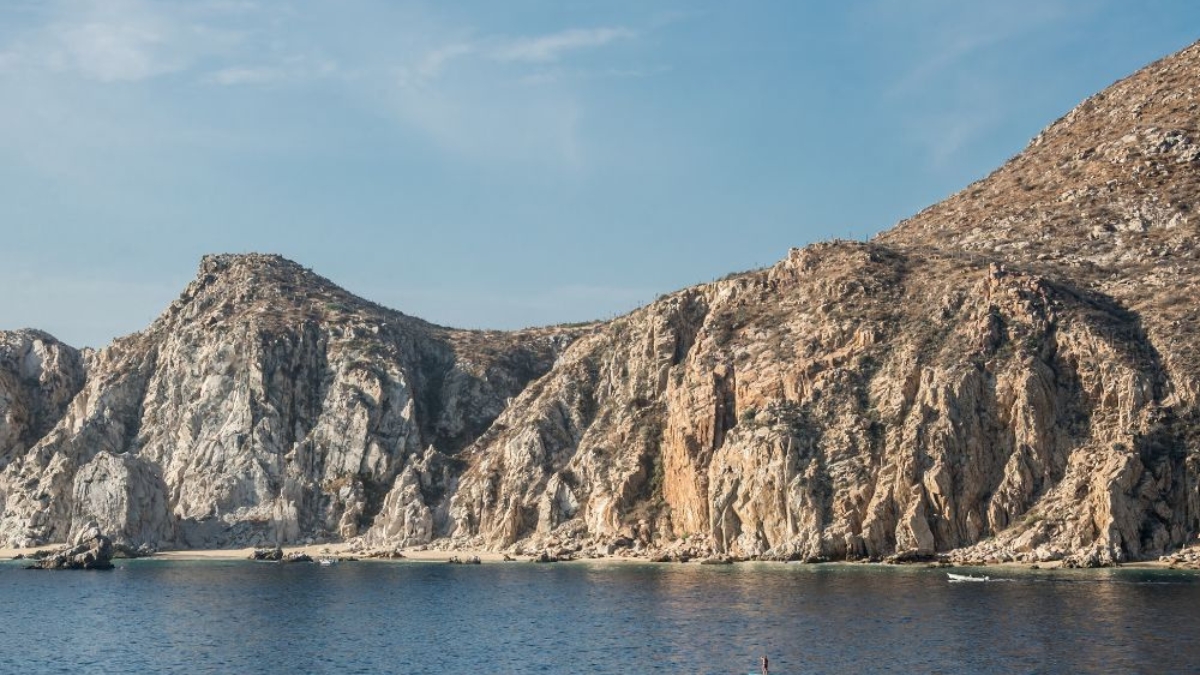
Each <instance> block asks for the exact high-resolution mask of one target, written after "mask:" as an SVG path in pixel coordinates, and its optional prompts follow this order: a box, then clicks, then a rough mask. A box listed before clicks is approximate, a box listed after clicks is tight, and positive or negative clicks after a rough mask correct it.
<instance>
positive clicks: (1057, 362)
mask: <svg viewBox="0 0 1200 675" xmlns="http://www.w3.org/2000/svg"><path fill="white" fill-rule="evenodd" d="M1198 87H1200V46H1193V47H1190V48H1188V49H1186V50H1184V51H1182V52H1180V53H1178V54H1176V55H1173V56H1171V57H1168V58H1167V59H1164V60H1163V61H1160V62H1158V63H1156V64H1152V65H1151V66H1149V67H1148V68H1147V69H1145V70H1143V71H1142V72H1140V73H1138V74H1135V75H1134V76H1132V77H1130V78H1128V79H1126V80H1123V81H1121V82H1119V83H1117V84H1116V85H1114V87H1113V88H1111V89H1109V90H1107V91H1105V92H1103V93H1101V94H1098V95H1097V96H1095V97H1093V98H1091V99H1089V100H1088V101H1087V102H1085V103H1084V104H1082V105H1081V106H1080V107H1079V108H1077V109H1076V110H1075V111H1072V112H1071V113H1070V114H1068V115H1067V116H1065V117H1064V118H1063V119H1061V120H1059V121H1058V122H1056V123H1055V124H1053V125H1052V126H1051V127H1049V128H1048V129H1047V130H1046V131H1045V132H1043V133H1042V134H1041V135H1039V136H1038V138H1036V139H1035V140H1034V141H1033V143H1031V145H1030V146H1029V148H1028V149H1027V150H1026V151H1025V152H1024V153H1022V154H1020V155H1019V156H1017V157H1016V158H1014V159H1013V160H1011V161H1010V162H1008V163H1007V164H1006V165H1005V166H1003V167H1001V168H1000V169H999V170H997V171H996V172H995V173H994V174H992V175H991V176H989V177H988V178H986V179H984V180H982V181H980V182H978V183H975V184H973V185H971V186H969V187H968V188H967V189H966V190H964V191H963V192H961V193H959V194H958V195H955V196H953V197H952V198H950V199H948V200H946V201H945V202H943V203H941V204H938V205H935V206H933V207H930V208H929V209H927V210H925V211H923V212H922V213H920V214H918V215H916V216H914V217H913V218H911V219H909V220H907V221H905V222H903V223H901V224H899V225H898V226H897V227H896V228H895V229H893V230H891V231H890V232H887V233H884V234H883V235H881V236H879V237H878V238H876V239H875V240H874V241H872V242H869V243H860V242H830V243H824V244H815V245H812V246H809V247H807V248H804V249H797V250H793V251H791V252H790V253H789V254H788V256H787V257H786V258H785V259H784V260H782V261H780V262H779V263H778V264H776V265H773V266H771V267H769V268H766V269H762V270H756V271H752V272H747V273H743V274H738V275H733V276H731V277H729V278H726V279H724V280H721V281H718V282H714V283H711V284H705V285H702V286H697V287H693V288H688V289H685V290H682V291H679V292H676V293H671V294H668V295H665V296H663V297H662V298H660V299H659V300H658V301H656V302H654V303H653V304H651V305H649V306H647V307H644V308H641V309H639V310H636V311H634V312H632V313H630V314H629V315H627V316H624V317H621V318H618V319H616V320H613V321H610V322H607V323H603V324H594V325H588V326H577V327H557V328H547V329H537V330H526V331H518V332H512V333H499V332H473V331H458V330H452V329H447V328H442V327H439V326H434V325H431V324H428V323H426V322H423V321H420V320H418V319H414V318H412V317H408V316H405V315H403V314H400V313H398V312H394V311H391V310H387V309H384V308H381V307H378V306H376V305H373V304H371V303H369V302H366V301H364V300H361V299H359V298H356V297H354V296H352V295H350V294H349V293H347V292H346V291H344V290H342V289H340V288H338V287H336V286H334V285H333V284H331V283H330V282H328V281H327V280H325V279H322V278H321V277H318V276H317V275H315V274H313V273H311V272H309V271H308V270H305V269H303V268H301V267H300V266H298V265H296V264H295V263H291V262H289V261H286V260H283V259H281V258H278V257H275V256H261V255H245V256H210V257H207V258H205V259H204V261H203V262H202V263H201V268H200V271H199V275H198V277H197V279H196V281H194V282H193V283H192V284H191V285H190V286H189V287H188V288H187V289H186V290H185V291H184V293H183V295H182V296H181V297H180V298H179V300H178V301H176V302H175V303H174V304H173V305H172V306H171V307H170V308H168V310H167V311H166V312H165V313H164V314H163V316H162V317H160V318H159V320H158V321H156V322H155V323H154V324H153V325H152V326H150V327H149V328H148V329H147V330H146V331H144V332H142V333H139V334H136V335H132V336H129V337H126V338H123V339H121V340H119V341H117V342H115V343H114V344H113V345H111V346H110V347H108V348H106V349H104V350H102V351H100V352H97V353H95V354H94V355H90V356H88V357H87V363H88V367H87V373H86V381H84V379H83V370H82V365H81V364H82V360H83V359H82V357H80V356H79V355H78V354H77V353H75V352H74V351H73V350H70V349H69V348H66V347H63V346H60V345H57V343H55V342H54V341H53V340H52V339H50V338H49V336H42V335H41V334H37V336H34V335H33V334H30V333H22V334H5V335H7V336H10V337H6V338H5V341H3V342H0V407H2V409H3V410H4V411H6V413H5V414H6V416H5V418H4V425H3V426H0V453H4V455H3V456H4V458H5V461H4V465H3V467H4V468H3V471H2V472H0V496H2V497H3V498H4V510H3V515H2V516H0V540H3V541H4V542H6V543H9V544H18V545H30V544H37V543H42V542H46V541H53V540H65V539H67V538H69V537H71V536H72V535H74V534H75V533H77V532H78V531H80V529H81V528H82V527H84V526H85V525H86V524H88V523H91V522H96V523H99V524H101V525H102V527H103V528H104V530H105V531H106V532H109V533H111V535H112V536H113V537H115V538H117V540H118V541H120V542H122V544H123V545H127V546H139V545H156V544H166V545H176V546H185V547H208V546H270V547H274V546H276V545H278V544H284V543H297V542H307V541H309V540H346V539H358V540H359V544H360V545H361V546H363V547H368V546H369V547H371V548H376V549H387V550H394V549H395V547H406V546H415V545H429V546H432V547H452V546H456V545H462V544H468V545H475V546H485V547H488V548H492V549H503V550H506V551H508V552H510V553H513V554H516V555H531V556H537V557H542V556H545V557H546V558H547V559H550V558H555V559H564V558H570V557H576V556H593V555H639V556H644V557H650V558H652V559H662V560H685V559H686V560H711V561H727V560H734V559H744V558H765V559H779V560H809V561H818V560H838V559H863V558H866V559H891V560H922V559H929V558H930V557H932V556H935V555H942V556H944V557H948V558H950V559H952V560H959V561H963V562H978V561H984V562H987V561H1008V560H1018V561H1027V562H1038V561H1062V563H1063V564H1064V565H1068V566H1094V565H1105V564H1113V563H1119V562H1121V561H1124V560H1130V559H1146V558H1153V557H1157V556H1162V555H1170V554H1171V552H1172V551H1175V550H1177V549H1179V548H1180V547H1181V546H1184V545H1185V544H1186V543H1188V542H1193V541H1194V540H1195V537H1196V535H1197V534H1198V533H1200V379H1198V378H1197V375H1196V374H1197V372H1200V356H1197V355H1198V354H1200V349H1197V339H1198V336H1200V309H1198V308H1200V304H1197V303H1196V302H1195V299H1194V298H1193V297H1192V295H1193V294H1194V289H1196V288H1198V287H1200V220H1198V219H1197V218H1196V216H1195V210H1196V207H1197V204H1196V202H1195V200H1196V198H1197V197H1196V195H1197V194H1200V191H1198V190H1197V188H1198V187H1200V145H1198V144H1197V143H1198V141H1196V139H1197V138H1200V129H1198V126H1200V125H1198V123H1197V119H1198V113H1197V111H1198V110H1200V99H1198V96H1197V88H1198ZM13 335H16V336H17V337H11V336H13ZM21 335H24V336H25V337H21ZM35 338H36V339H35ZM37 344H40V345H41V346H40V347H38V346H37ZM39 350H40V351H39ZM28 354H37V356H36V357H28V356H26V355H28ZM31 358H32V359H33V362H36V363H37V364H38V365H37V367H36V368H32V369H25V370H22V368H24V366H23V365H22V364H25V363H26V362H27V360H28V359H31ZM14 373H16V374H14ZM22 373H32V374H22ZM68 401H69V404H68ZM272 550H273V549H272Z"/></svg>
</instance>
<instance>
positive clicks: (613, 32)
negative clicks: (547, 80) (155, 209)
mask: <svg viewBox="0 0 1200 675" xmlns="http://www.w3.org/2000/svg"><path fill="white" fill-rule="evenodd" d="M634 37H637V33H636V32H635V31H632V30H630V29H628V28H622V27H616V28H572V29H570V30H564V31H561V32H558V33H552V34H550V35H540V36H537V37H528V38H519V39H516V40H513V41H511V42H509V43H508V44H504V45H501V46H500V47H498V48H497V49H496V50H495V51H493V52H492V53H491V56H492V58H495V59H497V60H499V61H521V62H526V63H551V62H554V61H558V60H559V59H561V58H562V57H563V56H565V55H566V54H568V53H570V52H575V51H579V50H583V49H590V48H595V47H603V46H604V45H607V44H609V43H611V42H616V41H617V40H629V39H632V38H634Z"/></svg>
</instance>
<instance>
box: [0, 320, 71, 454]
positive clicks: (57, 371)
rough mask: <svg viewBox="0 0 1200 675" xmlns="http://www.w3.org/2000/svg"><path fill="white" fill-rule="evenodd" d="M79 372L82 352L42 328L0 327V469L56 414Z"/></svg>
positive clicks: (55, 418)
mask: <svg viewBox="0 0 1200 675" xmlns="http://www.w3.org/2000/svg"><path fill="white" fill-rule="evenodd" d="M85 373H86V370H85V367H84V356H83V354H81V353H80V352H78V351H76V350H75V349H73V348H71V347H68V346H67V345H64V344H62V343H61V342H59V341H58V340H55V339H54V338H53V337H51V336H49V335H47V334H46V333H43V332H41V331H35V330H19V331H0V468H3V467H4V466H6V465H7V464H8V463H9V461H11V459H12V458H13V457H20V456H22V455H24V454H25V451H26V450H28V449H29V448H31V447H33V445H34V444H35V443H37V441H38V439H40V438H42V437H43V436H45V435H46V433H47V432H48V431H50V429H51V428H52V427H53V426H54V425H55V424H56V423H57V422H58V420H59V419H61V418H62V416H63V413H64V412H65V411H66V408H67V405H68V404H69V403H70V402H71V399H72V398H74V397H75V394H77V393H78V392H79V390H80V389H81V388H82V387H83V382H84V378H85Z"/></svg>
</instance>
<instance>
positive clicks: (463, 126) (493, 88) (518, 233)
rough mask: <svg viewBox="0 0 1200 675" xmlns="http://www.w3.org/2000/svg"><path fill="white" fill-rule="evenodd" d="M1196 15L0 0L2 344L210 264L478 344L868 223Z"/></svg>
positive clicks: (86, 333)
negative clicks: (255, 272) (277, 274)
mask: <svg viewBox="0 0 1200 675" xmlns="http://www.w3.org/2000/svg"><path fill="white" fill-rule="evenodd" d="M1196 26H1200V4H1198V3H1194V2H1188V1H1176V2H1168V1H1165V0H1146V1H1144V2H1138V3H1129V2H1118V1H1116V0H1113V1H1111V2H1108V1H1104V0H1095V1H1089V2H1084V1H1080V0H1007V1H1006V2H988V3H984V2H972V3H964V2H953V1H949V0H904V1H900V0H868V1H863V2H836V3H835V2H800V1H787V2H785V1H779V2H765V1H764V2H756V1H753V0H743V1H740V2H705V1H702V0H687V1H680V2H647V1H642V2H606V3H598V2H596V3H593V2H580V1H573V0H544V1H542V0H514V1H511V2H503V3H500V2H485V1H478V2H468V1H464V2H454V3H450V2H384V1H382V0H341V1H338V2H333V1H327V2H317V1H315V0H314V1H307V2H306V1H301V0H297V1H288V0H280V1H271V2H267V1H265V0H264V1H262V2H255V1H242V0H189V1H186V2H184V1H182V0H179V1H173V2H156V1H152V0H96V1H84V0H49V1H43V0H37V1H33V0H3V1H2V2H0V100H2V101H4V105H3V106H0V242H2V243H0V284H2V285H3V288H4V289H5V292H4V293H0V328H19V327H26V326H30V327H37V328H42V329H45V330H48V331H50V332H51V333H54V334H55V335H57V336H58V337H60V338H61V339H63V340H65V341H67V342H69V343H71V344H75V345H77V346H84V345H89V346H96V347H98V346H103V345H104V344H106V343H107V342H108V341H109V340H111V339H112V338H113V337H115V336H117V335H121V334H125V333H129V332H133V331H136V330H140V329H141V328H144V327H145V326H146V325H148V324H149V322H150V321H152V320H153V318H154V317H155V316H157V314H158V313H159V312H160V311H162V309H163V308H164V307H165V306H166V305H167V304H169V303H170V301H171V300H172V299H174V298H175V297H176V296H177V295H178V293H179V291H180V290H181V289H182V288H183V286H184V285H185V284H186V283H187V282H188V281H189V280H190V279H191V278H192V276H193V275H194V274H195V270H196V265H197V263H198V261H199V258H200V256H201V255H203V254H205V253H210V252H243V251H264V252H276V253H281V254H283V255H285V256H287V257H289V258H292V259H293V260H296V261H298V262H300V263H302V264H304V265H306V266H308V267H311V268H313V269H315V270H316V271H317V272H319V273H321V274H323V275H325V276H327V277H330V278H331V279H333V280H334V281H336V282H338V283H339V284H341V285H343V286H345V287H346V288H348V289H350V290H351V291H354V292H356V293H358V294H360V295H363V296H365V297H368V298H370V299H372V300H375V301H377V302H380V303H382V304H386V305H388V306H391V307H395V308H396V309H400V310H401V311H404V312H407V313H410V314H414V315H417V316H421V317H424V318H427V319H430V320H432V321H435V322H439V323H443V324H448V325H454V326H462V327H471V328H478V327H486V328H517V327H522V326H528V325H538V324H547V323H557V322H565V321H579V320H586V319H591V318H606V317H611V316H613V315H615V314H618V313H623V312H625V311H628V310H630V309H632V308H634V307H636V306H638V305H640V304H644V303H646V302H648V301H650V300H653V299H654V298H655V297H656V296H657V295H659V294H661V293H663V292H666V291H670V290H674V289H676V288H680V287H683V286H686V285H689V284H693V283H697V282H703V281H707V280H711V279H713V278H716V277H720V276H723V275H725V274H726V273H729V272H732V271H737V270H742V269H748V268H752V267H758V266H762V265H767V264H771V263H773V262H774V261H776V260H778V259H779V258H781V257H783V256H784V255H786V252H787V249H788V247H791V246H802V245H804V244H807V243H810V242H813V241H817V240H822V239H829V238H835V237H841V238H859V239H861V238H865V237H867V236H870V235H872V234H874V233H876V232H879V231H881V230H884V229H887V228H889V227H890V226H891V225H893V224H894V223H895V222H896V221H897V220H899V219H901V218H903V217H906V216H908V215H911V214H912V213H914V212H916V211H918V210H920V209H921V208H923V207H924V206H926V205H928V204H930V203H933V202H936V201H938V200H940V199H942V198H944V197H945V196H947V195H949V194H951V193H953V192H954V191H956V190H958V189H959V188H961V187H963V186H965V185H966V184H967V183H969V182H970V181H972V180H974V179H976V178H979V177H981V176H983V175H985V174H986V173H987V172H988V171H990V170H991V169H993V168H995V167H996V166H998V165H999V164H1000V163H1001V162H1003V161H1004V160H1005V159H1006V158H1007V157H1009V156H1011V155H1012V154H1015V153H1016V152H1018V151H1019V150H1020V149H1021V148H1022V147H1024V145H1025V144H1026V142H1027V141H1028V140H1029V139H1030V138H1031V137H1032V136H1034V135H1035V134H1036V133H1037V132H1038V130H1040V129H1041V128H1042V127H1044V126H1045V125H1046V124H1048V123H1050V122H1051V121H1053V120H1054V119H1055V118H1056V117H1058V116H1059V115H1061V114H1063V113H1065V112H1066V111H1067V110H1069V109H1070V108H1071V107H1072V106H1074V105H1075V104H1076V103H1077V102H1079V101H1080V100H1082V99H1083V98H1084V97H1086V96H1087V95H1089V94H1091V93H1094V92H1095V91H1098V90H1099V89H1102V88H1103V87H1105V86H1107V85H1108V84H1110V83H1112V82H1113V81H1114V80H1116V79H1118V78H1120V77H1123V76H1125V75H1127V74H1129V73H1131V72H1132V71H1134V70H1135V69H1137V68H1139V67H1141V66H1143V65H1145V64H1146V63H1149V62H1150V61H1152V60H1154V59H1156V58H1158V57H1160V56H1164V55H1166V54H1168V53H1170V52H1173V51H1175V50H1177V49H1180V48H1182V47H1184V46H1186V45H1187V44H1190V43H1191V42H1192V41H1194V40H1195V39H1197V38H1200V35H1198V34H1195V33H1194V32H1191V31H1193V30H1194V27H1196Z"/></svg>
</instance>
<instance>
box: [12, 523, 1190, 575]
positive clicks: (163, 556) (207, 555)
mask: <svg viewBox="0 0 1200 675" xmlns="http://www.w3.org/2000/svg"><path fill="white" fill-rule="evenodd" d="M91 535H97V536H91ZM105 541H108V542H109V543H108V545H107V547H105V545H104V543H103V542H105ZM98 550H106V551H107V553H106V554H101V555H97V554H96V552H97V551H98ZM131 553H132V554H131ZM132 558H153V559H157V560H165V561H206V560H207V561H239V560H245V561H260V562H279V563H316V562H320V561H328V562H339V563H341V562H359V561H371V562H380V561H382V562H388V561H397V562H415V563H429V562H439V563H454V562H458V563H463V564H465V563H478V564H482V563H488V564H491V563H525V562H532V563H614V564H670V565H733V564H767V565H786V564H799V565H847V566H864V565H876V566H896V567H924V568H938V569H955V568H971V569H974V568H1012V569H1028V570H1084V569H1106V568H1107V569H1114V568H1122V569H1171V570H1195V571H1200V544H1195V545H1193V546H1189V547H1187V548H1184V549H1181V550H1179V551H1176V552H1173V553H1170V554H1168V555H1164V556H1161V557H1159V558H1156V559H1151V560H1139V561H1125V562H1110V563H1106V564H1099V563H1097V564H1090V565H1088V564H1078V563H1076V562H1074V561H1072V560H1070V559H1064V558H1059V559H1056V560H1030V559H1028V558H1024V559H1022V558H1021V557H1017V556H1014V557H1010V558H1008V559H1001V558H998V557H989V558H974V557H971V556H969V555H960V554H959V553H958V552H950V553H947V554H937V555H933V556H922V557H914V556H908V557H904V556H889V557H886V558H879V559H860V560H820V559H807V560H803V559H798V558H793V559H784V558H778V557H770V556H756V557H736V556H730V555H722V554H717V553H713V552H712V551H706V550H702V549H698V548H695V547H679V548H674V549H670V550H646V549H644V550H633V549H620V548H619V549H615V550H614V551H612V552H611V553H605V552H602V551H598V550H596V549H585V548H582V547H581V548H578V549H576V548H573V547H570V546H567V547H559V548H556V549H549V548H543V549H540V550H524V549H522V550H517V551H508V552H497V551H492V550H485V549H477V548H467V547H455V546H452V545H442V546H439V547H433V546H428V545H419V546H413V547H408V548H402V547H382V548H372V547H368V546H364V545H363V544H362V543H361V542H350V543H338V544H311V545H299V546H279V547H269V548H258V549H255V548H227V549H176V550H162V551H154V552H129V551H120V550H117V549H116V548H115V547H113V546H112V545H111V541H109V540H108V538H107V537H103V535H98V533H96V532H91V533H86V534H85V536H83V537H81V538H80V540H78V541H77V543H76V544H75V545H74V546H70V545H59V546H49V547H41V548H37V549H33V550H28V549H14V548H0V560H5V559H7V560H14V561H20V560H25V561H32V562H33V564H32V565H30V566H29V568H30V569H35V568H36V569H111V567H112V565H111V561H112V560H119V559H132ZM94 560H100V561H101V562H100V563H99V564H98V565H96V564H93V562H92V561H94ZM105 563H107V566H105Z"/></svg>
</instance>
